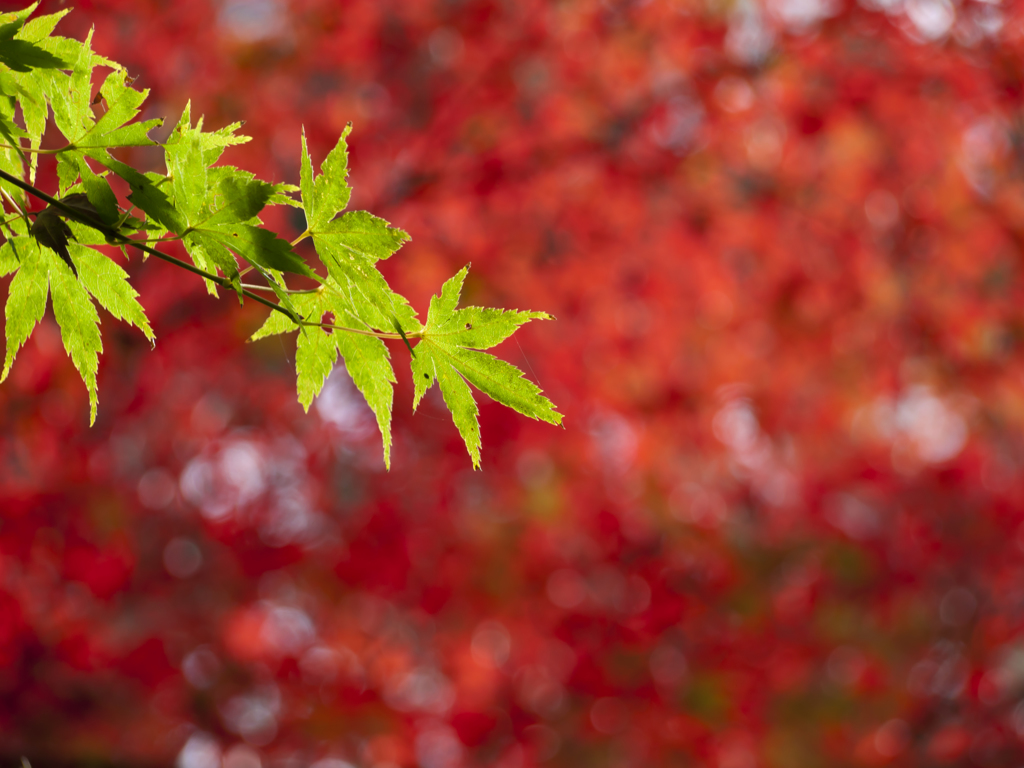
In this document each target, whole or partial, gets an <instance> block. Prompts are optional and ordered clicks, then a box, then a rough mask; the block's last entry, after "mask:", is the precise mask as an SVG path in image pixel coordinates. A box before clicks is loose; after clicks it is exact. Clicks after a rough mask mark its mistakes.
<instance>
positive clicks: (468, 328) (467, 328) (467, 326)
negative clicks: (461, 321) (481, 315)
mask: <svg viewBox="0 0 1024 768" xmlns="http://www.w3.org/2000/svg"><path fill="white" fill-rule="evenodd" d="M466 330H467V331H472V330H473V324H472V323H466Z"/></svg>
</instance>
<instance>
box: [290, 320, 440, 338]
mask: <svg viewBox="0 0 1024 768" xmlns="http://www.w3.org/2000/svg"><path fill="white" fill-rule="evenodd" d="M299 325H305V326H308V327H315V328H329V329H331V330H332V331H348V332H349V333H358V334H359V335H360V336H375V337H376V338H378V339H394V340H396V341H397V340H399V339H401V338H402V337H401V336H399V335H398V334H397V333H380V332H378V331H364V330H362V329H360V328H347V327H345V326H344V325H335V324H334V323H315V322H313V321H312V320H303V321H302V322H301V323H299ZM420 335H421V334H420V333H418V332H413V333H407V334H406V336H407V337H408V338H411V339H418V338H420Z"/></svg>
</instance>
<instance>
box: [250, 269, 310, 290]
mask: <svg viewBox="0 0 1024 768" xmlns="http://www.w3.org/2000/svg"><path fill="white" fill-rule="evenodd" d="M246 271H248V270H246ZM238 274H239V275H242V274H244V272H239V273H238ZM242 287H243V288H248V289H249V290H251V291H273V292H274V293H276V292H277V291H276V290H275V289H274V288H272V287H271V286H269V285H255V284H254V283H242ZM280 290H281V291H282V292H284V293H316V292H317V291H319V290H320V289H319V288H302V289H295V288H281V289H280Z"/></svg>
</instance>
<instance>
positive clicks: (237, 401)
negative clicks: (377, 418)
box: [0, 0, 1024, 768]
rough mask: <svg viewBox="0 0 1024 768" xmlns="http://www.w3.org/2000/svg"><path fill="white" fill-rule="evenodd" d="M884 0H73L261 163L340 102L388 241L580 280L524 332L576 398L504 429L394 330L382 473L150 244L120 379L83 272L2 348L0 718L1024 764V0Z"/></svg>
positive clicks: (9, 737) (702, 759)
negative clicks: (78, 327) (72, 294)
mask: <svg viewBox="0 0 1024 768" xmlns="http://www.w3.org/2000/svg"><path fill="white" fill-rule="evenodd" d="M879 1H880V0H874V2H873V3H868V2H866V0H865V3H864V4H861V5H856V4H852V3H848V2H843V0H834V2H829V1H828V0H803V1H801V0H774V2H772V3H770V4H768V5H766V6H762V5H756V4H753V3H748V4H743V3H737V4H735V5H729V4H726V3H715V2H706V3H701V2H687V1H685V0H680V2H668V0H650V2H633V3H629V2H616V1H614V0H606V1H605V2H595V3H587V2H570V1H569V0H566V1H565V2H558V3H545V2H533V1H531V0H526V1H524V2H518V3H503V2H497V0H495V1H494V2H489V1H487V0H465V1H464V2H442V1H441V0H437V1H436V2H408V1H403V2H397V1H396V2H380V1H375V2H363V1H360V2H353V3H336V2H329V1H328V0H294V1H293V2H285V0H230V1H229V2H224V3H210V2H206V1H204V0H179V2H174V3H166V2H156V1H155V0H149V1H147V0H132V1H131V2H99V3H91V2H83V3H80V4H79V5H78V7H77V9H76V10H75V11H74V12H73V13H72V14H71V15H70V16H69V17H68V18H67V19H66V20H65V21H64V22H62V24H61V26H60V27H58V31H59V32H62V33H63V34H66V35H71V36H79V37H80V36H82V35H84V34H85V32H86V31H87V29H88V28H89V27H90V26H91V25H95V38H94V45H95V48H96V49H97V50H98V51H99V52H101V53H103V54H106V55H109V56H111V57H112V58H114V59H115V60H117V61H120V62H122V63H124V64H125V65H126V66H127V67H128V69H129V71H130V72H131V73H132V74H133V75H138V76H139V80H138V81H137V83H136V85H137V86H138V87H146V88H151V89H152V94H151V96H150V100H149V102H148V103H149V111H148V112H147V113H146V114H145V117H146V118H149V117H154V116H167V117H169V118H170V122H171V123H172V124H173V121H174V120H176V119H177V116H178V114H179V113H180V110H181V109H182V107H183V106H184V104H185V102H186V100H187V99H192V103H193V114H196V113H205V115H206V125H207V126H208V127H219V126H221V125H223V124H226V123H228V122H231V121H234V120H240V119H241V120H246V121H247V125H246V128H245V131H246V132H247V133H249V134H250V135H252V136H253V141H252V142H251V143H250V144H248V145H245V146H242V147H239V148H235V149H233V150H231V151H230V152H229V153H228V154H227V155H226V156H225V160H226V161H228V162H231V163H233V164H235V165H239V166H241V167H244V168H247V169H250V170H253V171H255V172H257V173H259V174H260V175H262V176H264V177H265V178H268V179H272V180H283V181H289V182H293V183H294V182H296V181H297V177H298V159H299V137H300V132H301V130H302V128H303V126H304V127H305V131H306V135H307V136H308V138H309V141H310V145H311V149H312V151H313V154H314V159H315V161H316V162H319V161H320V159H322V158H323V156H324V155H325V154H326V152H327V151H328V149H329V148H330V147H331V146H333V143H334V142H335V141H336V140H337V137H338V135H339V133H340V131H341V130H342V128H343V126H344V125H345V123H346V122H348V121H352V122H353V123H354V126H355V127H354V131H353V133H352V136H351V168H352V173H351V180H352V183H353V185H354V187H355V194H354V196H353V202H352V205H353V206H354V207H355V208H366V209H368V210H370V211H372V212H374V213H376V214H378V215H381V216H384V217H386V218H387V219H389V220H390V221H391V222H393V223H394V224H395V225H397V226H400V227H402V228H404V229H406V230H408V231H409V232H410V234H411V235H412V237H413V241H412V243H410V244H409V245H407V246H406V247H405V248H404V249H403V250H402V251H401V252H400V253H399V254H398V255H396V256H395V257H393V258H392V259H391V260H390V261H389V262H387V264H386V265H385V270H386V272H387V274H388V276H389V278H390V279H391V280H392V281H393V283H394V285H395V287H396V288H397V289H398V290H400V291H402V292H404V293H405V294H406V295H408V296H409V297H410V299H411V300H412V302H413V304H414V306H416V307H417V308H418V309H419V310H420V311H421V312H425V309H426V306H427V302H428V299H429V297H430V295H431V294H432V293H434V292H436V291H438V290H439V288H440V285H441V283H442V282H443V281H444V280H445V279H446V278H448V277H449V276H451V275H452V274H454V272H455V271H456V270H458V269H459V268H461V267H462V266H463V265H464V264H465V263H467V262H470V261H471V262H472V263H473V268H472V271H471V273H470V278H469V281H468V283H467V289H466V292H465V294H464V300H465V301H466V302H467V303H474V304H484V305H496V306H505V307H517V308H529V309H538V310H545V311H549V312H551V313H552V314H554V315H556V316H557V318H558V320H557V321H556V322H549V323H535V324H533V325H531V326H529V327H527V328H525V329H524V330H522V331H521V332H520V333H519V334H517V335H516V337H515V341H509V342H507V343H506V344H505V345H504V346H503V347H502V348H500V349H499V350H498V351H499V353H500V354H501V355H503V356H504V357H505V358H506V359H508V360H509V361H511V362H513V363H515V364H517V365H519V366H521V367H523V368H524V370H526V371H527V373H528V375H530V377H531V378H533V379H535V380H536V381H538V382H539V383H540V385H541V386H542V387H543V388H544V390H545V392H546V394H547V395H548V396H549V397H551V399H552V400H554V401H555V403H556V404H557V405H558V406H559V408H560V410H562V411H563V412H564V413H565V414H566V420H565V429H557V428H553V427H549V426H547V425H543V424H536V423H533V422H530V421H528V420H526V419H524V418H521V417H519V416H517V415H515V414H513V413H512V412H510V411H507V410H505V409H503V408H501V407H499V406H496V405H494V404H490V403H485V404H483V405H482V408H481V422H482V431H483V440H484V454H483V456H484V458H483V467H484V469H483V472H478V473H473V472H472V471H470V462H469V459H468V457H467V455H466V453H465V450H464V448H463V446H462V444H461V441H460V440H459V437H458V434H457V432H456V431H455V429H454V427H453V426H452V424H451V422H450V419H449V417H448V416H447V414H446V412H445V411H444V409H443V407H441V405H440V404H439V402H438V401H437V400H436V399H433V398H432V397H430V398H428V399H427V401H426V402H425V403H424V405H423V406H422V407H421V409H420V413H418V414H417V415H416V416H415V417H413V416H412V415H411V414H410V410H411V408H410V405H411V387H410V386H409V381H408V373H407V368H406V361H407V353H406V352H405V351H404V348H403V347H402V346H401V345H397V346H393V347H392V354H393V356H394V359H395V361H396V369H397V372H398V375H399V379H400V382H399V385H398V387H397V391H396V423H395V450H394V462H393V469H392V471H391V472H390V473H387V472H384V471H383V466H382V462H381V456H380V453H381V452H380V443H379V437H378V436H377V435H376V433H375V430H374V428H373V424H372V421H371V420H369V419H370V417H369V414H368V411H366V410H365V409H364V408H363V407H362V406H361V405H360V401H359V400H358V397H357V396H356V395H354V393H353V390H352V388H351V386H350V384H348V383H347V380H346V379H345V377H344V375H343V374H339V375H337V376H336V377H333V378H332V379H331V380H330V382H329V383H328V387H327V393H326V394H325V396H324V398H322V399H321V401H320V403H319V405H314V407H313V408H312V409H311V410H310V413H309V414H308V415H307V414H304V413H303V412H302V409H301V407H300V406H299V405H298V404H297V402H296V399H295V394H294V371H293V370H292V368H291V365H292V360H293V355H294V342H293V341H291V340H285V341H283V342H282V341H280V340H278V339H270V340H265V341H261V342H258V343H255V344H247V343H246V341H245V340H246V338H247V337H248V336H249V335H250V334H251V333H252V332H253V331H254V330H255V329H256V328H257V327H258V326H259V324H260V323H261V321H262V318H263V316H264V315H265V312H264V311H263V310H261V309H260V308H259V307H258V306H255V305H253V306H248V305H247V306H246V307H244V308H242V309H239V307H238V305H237V303H236V302H235V301H234V300H233V299H230V298H224V299H221V300H219V301H218V300H215V299H212V298H210V297H207V296H206V295H205V292H204V288H203V286H202V285H201V284H200V283H199V282H198V281H196V280H193V279H192V278H190V277H189V276H188V275H186V274H184V273H181V274H179V273H177V271H176V270H174V269H173V268H172V267H169V266H168V265H166V264H162V263H157V262H155V261H150V262H147V263H145V264H143V263H141V262H140V261H139V260H138V259H136V258H134V257H133V259H132V261H131V263H130V265H129V270H130V271H131V272H132V275H133V281H134V284H135V285H136V287H137V289H138V290H139V291H140V293H141V294H142V302H143V304H144V306H145V307H146V309H147V311H148V312H149V316H150V318H151V320H152V322H153V326H154V329H155V331H156V333H157V336H158V343H157V346H156V348H155V349H154V350H150V349H149V345H148V344H147V343H146V342H145V339H143V338H142V336H141V335H140V334H138V333H135V332H133V331H130V330H129V329H126V328H123V327H119V326H118V325H116V324H115V323H114V321H113V320H112V319H111V318H109V317H108V316H104V325H103V329H104V344H105V352H104V356H103V358H102V364H101V369H100V408H99V418H98V420H97V423H96V426H95V427H93V428H91V429H90V428H88V427H86V421H87V405H86V397H85V391H84V388H83V387H82V384H81V382H80V381H79V379H78V377H77V374H76V372H75V371H74V369H73V368H72V366H71V364H70V362H69V361H68V360H67V358H66V357H65V355H64V353H63V350H62V348H61V344H60V339H59V334H58V331H57V330H56V327H55V325H54V323H53V321H52V319H47V320H46V321H45V322H44V324H43V325H42V327H40V328H39V329H38V330H37V332H36V334H35V336H34V337H33V340H32V341H31V342H30V343H29V344H28V346H27V347H26V349H25V350H24V351H23V352H22V353H21V355H20V357H19V359H18V361H17V363H16V364H15V367H14V370H13V372H12V374H11V377H10V379H9V380H8V381H7V382H5V383H4V385H3V386H2V387H0V509H2V519H0V754H2V755H3V759H4V761H5V764H11V765H13V764H15V761H16V760H17V759H19V758H20V757H21V756H22V755H25V756H27V757H28V758H29V759H30V760H31V761H32V763H33V765H34V766H36V768H41V767H42V766H47V765H72V764H75V765H79V764H82V765H84V764H92V765H100V764H117V765H140V766H141V765H169V764H171V763H172V762H174V761H175V760H177V761H178V765H179V766H180V768H218V767H219V766H221V765H223V768H259V766H260V765H264V766H271V765H273V766H277V765H281V766H289V767H290V766H305V765H309V764H313V763H318V762H319V768H344V765H343V763H339V762H329V763H328V762H322V761H331V760H333V761H346V762H348V763H350V764H352V765H357V766H377V767H378V768H385V767H386V766H394V765H398V766H412V765H422V766H424V768H457V767H458V766H473V765H480V766H503V767H504V768H521V767H523V768H525V767H526V766H531V765H535V764H544V765H552V766H561V765H564V766H581V765H585V766H602V765H608V766H612V765H615V766H620V765H625V766H630V765H635V766H645V765H680V766H685V765H702V766H703V765H707V766H716V767H717V768H755V767H756V766H779V767H780V768H782V767H785V768H800V767H801V766H830V767H831V766H845V765H882V764H887V763H892V764H898V765H903V766H911V765H913V766H917V765H920V766H935V765H965V766H966V765H979V766H1003V765H1005V766H1016V765H1018V764H1019V763H1020V761H1021V760H1022V759H1024V752H1022V750H1021V734H1022V733H1024V707H1022V706H1019V705H1018V702H1019V701H1020V699H1021V696H1022V695H1024V642H1022V639H1021V634H1020V632H1021V619H1022V611H1021V607H1022V605H1024V580H1022V578H1024V560H1022V558H1024V554H1022V544H1024V536H1022V535H1020V530H1021V529H1020V528H1019V526H1020V524H1021V521H1022V517H1024V515H1022V501H1024V498H1022V494H1024V486H1022V483H1021V476H1020V469H1021V466H1022V463H1024V445H1022V439H1021V434H1022V432H1021V427H1022V422H1024V395H1022V387H1024V365H1022V353H1021V344H1022V342H1024V323H1022V317H1021V307H1022V306H1024V297H1022V290H1021V282H1020V279H1019V273H1020V269H1021V264H1022V251H1021V248H1022V238H1024V121H1022V118H1024V113H1022V111H1021V98H1022V83H1021V73H1022V68H1021V65H1022V51H1024V16H1022V14H1021V12H1020V9H1019V7H1018V6H1017V5H1016V4H1013V3H1009V2H1006V0H1004V2H1003V4H999V3H982V2H975V1H974V0H963V1H962V2H959V3H957V4H955V5H953V4H950V3H949V2H948V0H907V1H906V2H905V3H900V2H898V1H894V2H890V3H883V4H881V5H879V4H878V3H879ZM59 8H60V6H59V5H58V4H57V3H44V4H43V9H44V10H47V11H52V10H56V9H59ZM51 140H52V141H53V142H54V143H55V144H56V142H57V141H58V140H59V137H56V136H55V135H54V136H52V137H51ZM131 159H132V160H133V162H135V163H136V164H137V165H140V166H144V167H147V168H149V167H153V168H158V167H159V166H160V161H161V156H160V153H159V151H157V150H153V151H149V150H147V151H140V152H137V153H135V154H134V155H132V156H131ZM40 183H41V185H42V186H43V187H44V188H46V189H51V188H52V186H53V184H52V179H50V180H47V177H46V176H45V175H44V176H43V177H42V180H41V182H40ZM47 184H50V185H51V186H50V187H47ZM51 191H52V189H51ZM267 220H268V223H270V224H271V225H272V226H273V227H275V228H276V229H278V230H280V231H282V232H284V233H286V234H288V235H291V236H294V235H295V234H297V233H298V231H300V230H301V229H302V222H301V220H297V219H296V218H295V217H294V216H289V215H288V214H287V212H285V213H279V214H278V213H275V214H273V215H271V216H268V217H267Z"/></svg>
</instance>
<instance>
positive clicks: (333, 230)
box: [299, 126, 420, 333]
mask: <svg viewBox="0 0 1024 768" xmlns="http://www.w3.org/2000/svg"><path fill="white" fill-rule="evenodd" d="M350 129H351V126H350V127H349V128H346V129H345V131H344V132H343V133H342V134H341V138H339V139H338V143H337V144H336V145H335V147H334V149H332V150H331V151H330V153H329V154H328V155H327V158H326V159H325V160H324V162H323V164H322V165H321V166H320V175H319V176H314V174H313V162H312V159H311V158H310V156H309V149H308V147H307V146H306V137H305V134H303V137H302V163H301V167H300V176H299V178H300V185H299V186H300V188H301V190H302V207H303V211H304V212H305V214H306V232H305V234H307V235H310V236H312V238H313V246H314V248H316V252H317V254H318V255H319V256H320V261H321V262H323V264H324V266H325V267H327V272H328V274H330V276H331V277H332V278H333V279H334V281H335V283H336V284H337V286H336V287H337V289H338V290H340V291H341V292H342V293H344V294H345V295H346V296H347V297H348V298H349V301H350V302H351V305H352V307H353V308H354V311H355V314H356V318H357V320H358V322H359V324H360V325H361V326H364V327H366V328H375V329H377V330H379V331H386V332H391V331H392V330H393V329H394V327H395V324H396V323H397V324H398V326H399V327H400V328H401V329H402V330H403V332H405V333H411V332H414V331H417V330H419V328H420V323H419V320H418V319H417V318H416V312H415V310H414V309H413V308H412V307H411V306H409V303H408V301H406V299H405V297H404V296H401V295H399V294H397V293H395V292H394V291H393V290H391V287H390V286H389V285H388V283H387V281H386V280H385V279H384V277H383V275H381V273H380V272H379V271H378V270H377V268H376V266H375V265H376V263H377V262H378V261H381V260H383V259H387V258H389V257H390V256H391V255H392V254H393V253H395V251H397V250H398V249H399V248H401V247H402V245H403V244H404V243H406V242H408V240H409V235H408V234H407V233H405V232H404V231H402V230H401V229H398V228H396V227H392V226H390V225H389V224H388V222H386V221H385V220H384V219H381V218H378V217H377V216H373V215H371V214H369V213H367V212H365V211H350V212H348V213H344V214H342V211H344V209H345V207H346V206H348V201H349V198H350V197H351V195H352V189H351V187H349V185H348V182H347V177H348V145H347V143H346V141H345V138H346V137H347V136H348V133H349V130H350ZM339 214H341V215H339Z"/></svg>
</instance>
